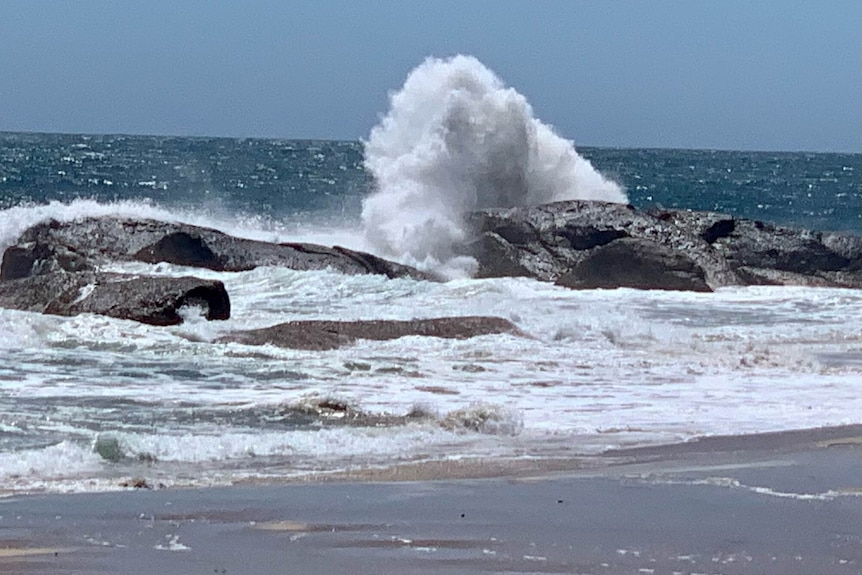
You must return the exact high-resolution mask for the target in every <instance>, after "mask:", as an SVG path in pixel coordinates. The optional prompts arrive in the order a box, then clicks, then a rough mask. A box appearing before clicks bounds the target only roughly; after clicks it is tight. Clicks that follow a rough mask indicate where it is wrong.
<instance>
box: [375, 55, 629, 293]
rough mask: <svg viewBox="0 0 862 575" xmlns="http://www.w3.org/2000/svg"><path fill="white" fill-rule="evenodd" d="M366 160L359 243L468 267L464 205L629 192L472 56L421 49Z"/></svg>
mask: <svg viewBox="0 0 862 575" xmlns="http://www.w3.org/2000/svg"><path fill="white" fill-rule="evenodd" d="M363 146H364V166H365V169H366V171H367V172H368V173H369V174H370V176H371V178H372V181H373V189H372V190H371V193H370V194H369V196H368V197H367V198H366V199H365V200H364V202H363V208H362V222H363V229H364V234H365V238H366V241H367V244H368V245H369V246H370V247H371V248H372V249H373V250H374V251H375V252H376V253H378V255H381V256H383V257H388V258H391V259H395V260H398V261H400V262H402V263H406V264H410V265H414V266H417V267H420V268H422V269H425V270H429V271H435V272H437V273H439V274H441V275H444V276H445V277H449V278H454V277H469V276H470V275H471V274H472V273H473V271H474V270H475V267H476V262H475V261H474V260H473V259H472V258H470V257H465V256H461V255H459V254H458V253H457V251H458V250H457V247H458V246H459V245H461V244H463V243H464V242H465V241H466V240H467V239H468V237H467V231H466V230H465V228H464V226H463V223H462V215H463V214H464V212H467V211H471V210H477V209H487V208H510V207H515V206H527V205H537V204H543V203H547V202H553V201H558V200H571V199H582V200H600V201H607V202H621V203H625V202H627V197H626V194H625V192H624V190H623V188H622V187H621V186H620V185H619V184H617V183H615V182H613V181H611V180H610V179H608V178H606V177H605V176H603V175H602V174H600V173H599V172H598V171H597V170H596V169H595V168H594V167H593V166H592V164H591V163H590V162H589V161H588V160H586V159H585V158H583V157H582V156H581V155H579V154H578V153H577V151H576V150H575V147H574V143H573V142H572V141H571V140H567V139H565V138H563V137H561V136H560V135H558V134H557V133H556V132H554V130H553V128H552V127H551V126H549V125H547V124H545V123H543V122H542V121H541V120H539V119H538V118H536V117H535V115H534V113H533V109H532V107H531V106H530V104H529V102H528V101H527V98H526V97H525V96H523V95H522V94H520V93H519V92H518V91H517V90H515V89H514V88H511V87H508V86H507V85H506V84H505V83H504V82H503V80H501V79H500V78H499V77H498V76H497V75H496V74H495V73H494V72H493V71H491V70H490V69H489V68H487V67H486V66H485V65H483V64H482V63H481V62H480V61H479V60H477V59H476V58H474V57H472V56H464V55H458V56H454V57H451V58H445V59H440V58H428V59H426V60H425V61H424V62H423V63H422V64H420V65H419V66H417V67H416V68H415V69H413V70H412V71H411V72H410V73H409V75H408V76H407V79H406V80H405V82H404V85H403V86H402V87H401V89H399V90H398V91H396V92H393V93H392V94H391V95H390V108H389V111H388V112H387V113H386V114H385V115H384V116H383V117H382V119H381V120H380V123H379V124H378V125H377V126H375V127H374V128H372V130H371V133H370V135H369V137H368V139H367V140H366V141H364V142H363Z"/></svg>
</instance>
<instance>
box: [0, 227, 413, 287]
mask: <svg viewBox="0 0 862 575" xmlns="http://www.w3.org/2000/svg"><path fill="white" fill-rule="evenodd" d="M116 261H120V262H122V261H142V262H148V263H158V262H167V263H173V264H178V265H185V266H192V267H200V268H207V269H211V270H216V271H245V270H250V269H254V268H256V267H259V266H281V267H287V268H291V269H296V270H320V269H327V268H331V269H334V270H336V271H340V272H343V273H346V274H380V275H385V276H386V277H389V278H398V277H411V278H417V279H430V277H429V276H428V275H427V274H425V273H423V272H420V271H418V270H416V269H414V268H411V267H409V266H405V265H401V264H398V263H395V262H391V261H388V260H384V259H382V258H378V257H376V256H373V255H371V254H366V253H362V252H357V251H353V250H349V249H346V248H341V247H332V248H330V247H326V246H320V245H316V244H307V243H280V244H279V243H270V242H262V241H257V240H250V239H245V238H238V237H234V236H230V235H227V234H225V233H222V232H220V231H218V230H213V229H210V228H203V227H199V226H192V225H189V224H181V223H173V222H160V221H156V220H147V219H141V220H137V219H129V218H118V217H101V218H84V219H79V220H74V221H70V222H59V221H56V220H49V221H46V222H42V223H40V224H37V225H35V226H33V227H31V228H29V229H27V230H25V231H24V233H23V234H22V235H21V236H20V237H19V238H18V241H17V242H16V243H15V245H13V246H11V247H9V248H8V249H7V250H6V252H5V253H4V255H3V263H2V267H0V280H10V279H19V278H23V277H28V276H31V275H38V274H42V273H48V272H52V271H58V270H64V271H70V272H80V271H88V270H94V269H96V268H97V267H98V266H99V265H101V264H104V263H107V262H116Z"/></svg>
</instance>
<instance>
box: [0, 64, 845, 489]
mask: <svg viewBox="0 0 862 575" xmlns="http://www.w3.org/2000/svg"><path fill="white" fill-rule="evenodd" d="M390 100H391V101H390V106H391V107H390V110H389V111H388V112H387V113H386V114H385V115H384V116H382V117H381V120H380V123H379V124H378V125H377V126H375V127H374V128H372V130H371V132H370V134H369V136H368V138H367V139H365V140H363V141H310V140H264V139H253V138H250V139H228V138H189V137H156V136H121V135H73V134H29V133H26V134H22V133H0V251H2V250H5V249H6V247H8V246H9V245H11V244H12V243H14V242H15V240H16V238H17V237H18V236H19V235H20V234H21V233H22V232H23V231H24V230H25V229H27V228H28V227H29V226H32V225H34V224H36V223H37V222H40V221H44V220H46V219H49V218H55V219H58V220H72V219H75V218H79V217H85V216H99V215H121V216H128V217H136V218H155V219H159V220H168V221H181V222H186V223H190V224H197V225H202V226H207V227H211V228H216V229H219V230H222V231H224V232H227V233H230V234H234V235H237V236H242V237H247V238H252V239H258V240H265V241H285V242H287V241H290V242H296V241H308V242H315V243H320V244H325V245H341V246H345V247H348V248H352V249H358V250H362V251H369V252H372V253H374V254H376V255H379V256H382V257H386V258H389V259H393V260H397V261H399V262H401V263H406V264H410V265H415V266H417V267H419V268H421V269H423V270H426V271H429V272H431V273H433V274H435V275H437V276H438V277H441V278H444V279H445V280H447V281H439V282H435V281H420V280H414V279H387V278H386V277H383V276H376V275H360V276H351V275H344V274H341V273H338V272H336V271H334V270H321V271H295V270H289V269H282V268H275V267H260V268H257V269H253V270H250V271H245V272H233V273H228V272H215V271H211V270H202V269H190V268H184V267H181V266H176V265H169V264H166V263H159V264H155V265H150V264H144V263H113V264H110V265H107V266H105V267H104V268H103V269H104V270H105V271H116V272H124V273H139V274H149V275H166V276H181V275H194V276H197V277H200V278H205V279H218V280H221V281H222V282H224V284H225V286H226V288H227V291H228V293H229V295H230V298H231V308H232V310H231V318H230V319H229V320H227V321H213V322H207V321H206V320H205V319H204V318H202V317H200V316H199V315H198V314H197V313H195V310H194V309H189V310H186V311H185V312H184V313H185V316H184V317H185V321H184V323H182V324H181V325H177V326H173V327H154V326H149V325H143V324H139V323H136V322H132V321H127V320H119V319H112V318H108V317H103V316H96V315H87V314H84V315H80V316H76V317H58V316H49V315H40V314H35V313H29V312H23V311H15V310H6V309H0V494H4V493H5V494H8V493H16V492H24V491H53V492H69V491H71V492H80V491H101V490H110V489H120V488H122V486H123V485H129V484H135V483H139V484H140V483H141V482H145V483H146V484H147V485H150V486H158V485H163V486H166V487H183V486H212V485H228V484H234V483H237V482H244V481H256V482H261V481H263V482H265V481H285V480H289V479H309V478H313V479H319V478H321V477H326V476H328V475H332V474H338V473H342V472H353V473H355V472H370V471H374V470H379V469H385V468H389V467H392V466H397V465H400V464H419V465H421V464H422V463H425V462H428V463H430V464H433V465H436V466H437V468H440V466H441V464H443V466H444V467H445V465H446V463H447V462H458V463H463V462H467V463H469V462H471V461H483V460H484V461H487V460H494V461H497V462H499V461H506V460H511V461H515V462H517V461H524V460H539V459H540V460H556V459H562V460H568V461H571V460H572V459H573V458H575V459H576V458H581V457H584V458H589V457H590V456H593V455H596V454H599V453H602V452H604V451H606V450H608V449H613V448H620V447H630V446H638V445H648V444H658V443H673V442H682V441H691V440H694V439H697V438H700V437H705V436H711V435H721V434H731V435H732V434H741V433H757V432H769V431H781V430H792V429H802V428H814V427H823V426H833V425H841V424H851V423H862V395H860V393H859V389H860V388H859V383H860V376H862V324H860V322H859V318H860V317H862V290H850V289H824V288H805V287H774V286H770V287H735V288H723V289H720V290H718V291H717V292H715V293H689V292H664V291H638V290H632V289H616V290H582V291H575V290H569V289H567V288H563V287H557V286H554V285H552V284H548V283H542V282H539V281H535V280H532V279H527V278H497V279H473V277H472V275H473V271H474V270H475V261H474V260H473V259H472V258H470V257H467V256H465V255H463V254H464V251H463V250H459V249H458V248H459V245H462V244H463V243H464V242H466V241H469V240H470V237H469V232H468V231H467V230H465V229H464V227H463V221H462V214H463V213H464V212H465V211H469V210H475V209H480V208H489V207H508V206H517V205H535V204H540V203H544V202H549V201H555V200H564V199H594V200H604V201H613V202H630V203H632V204H634V205H635V206H637V207H640V208H649V207H659V206H660V207H664V208H679V209H694V210H713V211H717V212H724V213H729V214H732V215H735V216H738V217H744V218H752V219H758V220H764V221H770V222H775V223H778V224H783V225H789V226H801V227H806V228H813V229H816V230H834V231H843V232H848V233H853V234H859V233H860V231H862V225H860V211H862V210H860V205H862V201H860V200H862V198H860V190H862V180H860V178H862V174H860V172H862V162H860V159H862V157H860V154H837V153H808V152H745V151H720V150H673V149H667V150H665V149H622V148H620V149H615V148H588V147H578V149H577V150H576V149H575V147H574V145H573V143H572V142H571V141H569V140H566V139H565V138H563V137H561V136H559V135H557V134H556V132H555V131H554V129H553V128H552V127H551V126H548V125H546V124H544V123H542V122H541V121H540V120H538V119H537V118H535V117H534V115H533V110H532V108H531V107H530V105H529V103H528V102H527V101H526V98H524V97H523V96H522V95H521V94H519V93H518V92H516V91H515V90H513V89H511V88H508V87H506V86H505V84H503V83H502V81H501V80H500V79H499V78H497V77H496V76H495V75H494V74H493V73H492V72H490V71H489V70H488V69H487V68H485V67H484V66H482V65H481V63H479V62H478V61H477V60H475V59H474V58H470V57H464V56H457V57H454V58H451V59H447V60H438V59H433V58H432V59H428V60H426V61H425V62H424V63H423V64H421V65H420V66H418V67H417V68H416V69H414V70H413V71H412V72H411V73H410V75H409V76H408V78H407V80H406V81H405V83H404V86H403V87H402V88H401V89H400V90H399V91H397V92H393V93H392V94H391V96H390ZM470 315H491V316H499V317H502V318H506V319H508V320H511V321H512V322H514V323H515V324H516V325H517V326H518V328H520V330H521V331H522V332H523V333H524V334H525V335H515V334H500V335H486V336H481V337H476V338H472V339H467V340H448V339H437V338H430V337H415V336H414V337H404V338H400V339H397V340H392V341H367V340H359V341H357V342H356V343H354V344H352V345H349V346H347V347H343V348H340V349H337V350H331V351H302V350H288V349H281V348H276V347H273V346H262V347H254V346H247V345H241V344H237V343H215V340H217V339H218V338H219V337H220V336H221V335H224V334H225V333H228V332H231V331H235V330H240V329H251V328H259V327H266V326H271V325H275V324H278V323H282V322H285V321H290V320H300V319H331V320H354V319H412V318H431V317H442V316H470ZM369 470H370V471H369Z"/></svg>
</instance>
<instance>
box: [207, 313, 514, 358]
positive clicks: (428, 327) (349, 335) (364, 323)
mask: <svg viewBox="0 0 862 575" xmlns="http://www.w3.org/2000/svg"><path fill="white" fill-rule="evenodd" d="M495 333H512V334H518V335H523V334H522V333H521V331H520V330H519V329H518V328H517V326H515V325H514V324H513V323H512V322H510V321H508V320H505V319H502V318H499V317H482V316H468V317H443V318H434V319H412V320H357V321H330V320H307V321H291V322H287V323H282V324H278V325H274V326H271V327H265V328H262V329H253V330H248V331H237V332H233V333H230V334H228V335H225V336H223V337H221V338H219V339H218V340H216V341H218V342H220V343H230V342H235V343H241V344H244V345H266V344H271V345H275V346H278V347H286V348H292V349H308V350H327V349H335V348H338V347H341V346H344V345H349V344H351V343H353V342H354V341H356V340H357V339H372V340H387V339H397V338H399V337H405V336H408V335H420V336H427V337H442V338H449V339H466V338H470V337H476V336H479V335H488V334H495Z"/></svg>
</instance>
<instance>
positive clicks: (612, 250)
mask: <svg viewBox="0 0 862 575" xmlns="http://www.w3.org/2000/svg"><path fill="white" fill-rule="evenodd" d="M467 221H468V224H469V225H470V226H471V227H472V229H473V231H474V238H475V239H474V241H473V242H472V243H471V244H470V245H469V246H467V248H466V250H467V253H468V254H469V255H472V256H473V257H475V258H476V259H477V260H478V262H479V271H478V276H479V277H503V276H528V277H534V278H537V279H541V280H544V281H553V282H556V283H558V284H560V285H564V286H567V287H572V288H599V287H601V288H615V287H631V288H639V289H664V290H694V291H711V290H714V289H716V288H719V287H723V286H732V285H808V286H830V287H852V288H862V237H860V236H854V235H849V234H837V233H829V232H813V231H810V230H802V229H792V228H786V227H781V226H776V225H772V224H766V223H763V222H759V221H753V220H746V219H738V218H733V217H731V216H727V215H723V214H717V213H712V212H692V211H685V210H653V211H640V210H636V209H635V208H634V207H632V206H626V205H622V204H610V203H601V202H585V201H568V202H558V203H554V204H546V205H541V206H534V207H522V208H510V209H495V210H485V211H481V212H475V213H472V214H470V215H469V216H468V218H467Z"/></svg>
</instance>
